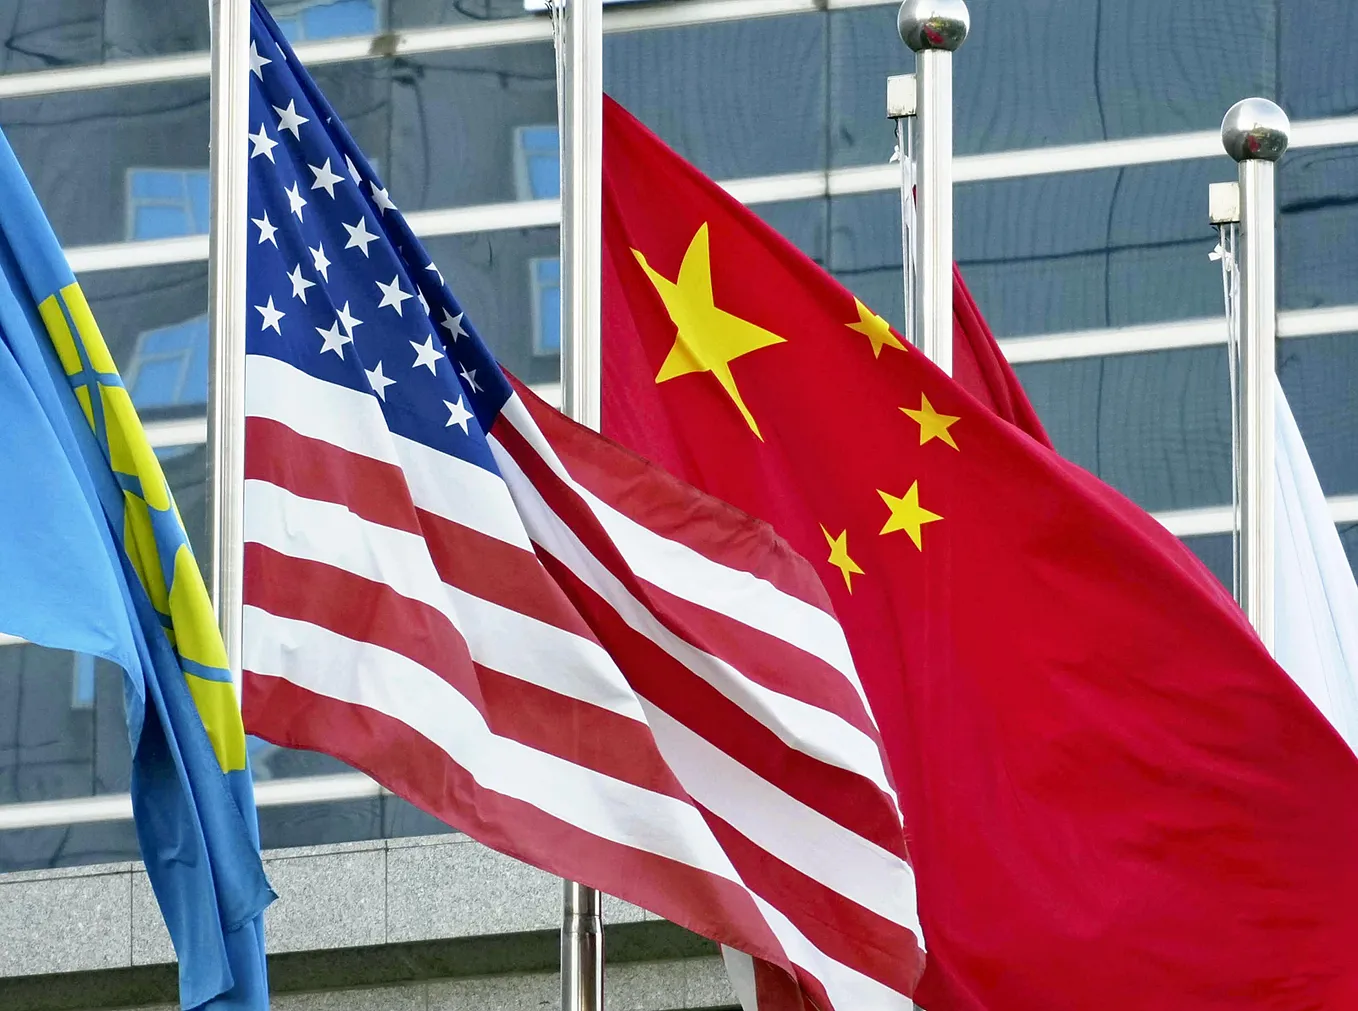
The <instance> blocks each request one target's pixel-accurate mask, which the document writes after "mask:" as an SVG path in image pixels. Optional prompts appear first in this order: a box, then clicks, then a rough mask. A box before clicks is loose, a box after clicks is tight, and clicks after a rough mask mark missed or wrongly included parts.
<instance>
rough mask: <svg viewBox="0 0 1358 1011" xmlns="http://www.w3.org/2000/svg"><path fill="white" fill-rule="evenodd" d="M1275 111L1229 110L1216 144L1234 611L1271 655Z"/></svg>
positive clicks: (1255, 103)
mask: <svg viewBox="0 0 1358 1011" xmlns="http://www.w3.org/2000/svg"><path fill="white" fill-rule="evenodd" d="M1289 125H1290V124H1289V123H1288V121H1287V115H1286V114H1285V113H1284V112H1283V110H1282V109H1280V108H1278V106H1276V105H1274V104H1273V103H1272V102H1270V101H1268V100H1267V99H1263V98H1247V99H1245V100H1244V101H1243V102H1237V103H1236V104H1235V105H1233V106H1231V109H1230V111H1229V112H1227V113H1226V118H1225V119H1224V120H1222V123H1221V143H1222V145H1223V146H1224V147H1225V148H1226V153H1227V154H1229V155H1230V156H1231V157H1232V158H1234V159H1235V160H1236V161H1237V162H1239V166H1240V250H1239V253H1238V255H1237V257H1236V264H1237V268H1238V270H1239V271H1240V301H1239V309H1238V313H1237V315H1238V316H1239V320H1240V323H1239V325H1240V365H1239V375H1240V384H1239V385H1240V459H1239V462H1238V466H1239V468H1240V471H1239V473H1240V481H1239V485H1240V569H1241V571H1240V603H1241V604H1242V606H1243V607H1244V608H1245V614H1246V615H1248V616H1249V619H1250V622H1251V624H1253V625H1254V628H1255V631H1256V632H1258V633H1259V638H1260V639H1262V640H1263V642H1264V645H1265V646H1267V647H1268V649H1269V651H1270V652H1272V650H1273V639H1274V627H1273V594H1274V584H1273V576H1274V548H1275V545H1274V541H1275V536H1274V529H1273V513H1274V501H1273V496H1274V486H1275V484H1276V474H1275V473H1274V424H1275V419H1274V413H1273V412H1274V397H1273V388H1274V383H1275V378H1274V353H1275V349H1276V344H1277V299H1276V292H1275V277H1276V271H1277V268H1276V262H1275V261H1276V254H1275V237H1274V231H1275V230H1274V213H1275V212H1274V203H1275V199H1274V173H1275V168H1274V162H1276V161H1277V160H1278V159H1279V158H1280V157H1282V154H1283V152H1284V151H1286V150H1287V133H1288V128H1289Z"/></svg>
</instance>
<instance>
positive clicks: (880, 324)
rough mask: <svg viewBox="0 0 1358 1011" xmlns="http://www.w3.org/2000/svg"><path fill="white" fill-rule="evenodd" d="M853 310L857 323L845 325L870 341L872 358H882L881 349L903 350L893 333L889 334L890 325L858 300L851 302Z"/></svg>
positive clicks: (903, 347)
mask: <svg viewBox="0 0 1358 1011" xmlns="http://www.w3.org/2000/svg"><path fill="white" fill-rule="evenodd" d="M853 304H854V308H855V309H857V310H858V322H857V323H845V324H844V325H845V326H846V327H848V328H849V329H850V330H857V331H858V332H859V333H861V334H863V335H864V336H865V337H867V339H868V340H870V341H872V357H874V358H880V357H882V348H883V347H889V348H897V349H898V350H900V351H904V350H905V345H904V344H902V343H901V342H900V340H899V339H898V338H897V337H896V335H895V334H894V333H892V332H891V324H890V323H888V322H887V321H886V320H884V319H882V317H881V316H878V315H877V314H876V313H875V312H873V311H872V310H871V309H869V308H868V307H867V306H865V305H864V304H863V303H862V302H860V301H858V299H854V300H853Z"/></svg>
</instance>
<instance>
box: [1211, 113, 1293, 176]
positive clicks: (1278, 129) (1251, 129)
mask: <svg viewBox="0 0 1358 1011" xmlns="http://www.w3.org/2000/svg"><path fill="white" fill-rule="evenodd" d="M1291 126H1292V124H1291V123H1289V122H1288V120H1287V113H1285V112H1283V110H1282V109H1280V108H1278V106H1277V105H1275V104H1274V103H1273V102H1270V101H1269V100H1268V99H1267V98H1246V99H1244V100H1243V101H1240V102H1236V103H1235V105H1233V106H1231V107H1230V109H1229V110H1227V112H1226V118H1225V119H1223V120H1222V121H1221V146H1222V147H1224V148H1225V149H1226V153H1227V154H1228V155H1230V156H1231V157H1232V158H1234V159H1235V160H1236V161H1277V160H1278V159H1279V158H1281V157H1282V156H1283V152H1284V151H1286V150H1287V131H1288V130H1289V129H1291Z"/></svg>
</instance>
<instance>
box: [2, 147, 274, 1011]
mask: <svg viewBox="0 0 1358 1011" xmlns="http://www.w3.org/2000/svg"><path fill="white" fill-rule="evenodd" d="M0 468H3V474H0V632H5V633H9V634H11V635H17V636H20V637H22V638H24V639H28V640H30V641H32V642H35V643H39V644H41V645H44V646H51V647H55V648H59V649H69V650H76V651H79V652H83V653H89V654H93V655H95V656H100V657H104V658H105V659H108V660H111V661H112V662H114V663H116V664H118V665H119V666H121V667H122V668H123V670H124V671H126V674H127V677H126V681H125V688H126V690H125V700H126V708H127V726H128V734H129V737H130V740H131V746H132V807H133V814H134V817H135V819H136V826H137V838H138V841H139V843H140V845H141V851H142V857H143V859H144V861H145V863H146V870H147V874H148V876H149V877H150V880H151V885H152V887H153V889H154V890H155V893H156V898H157V900H158V901H159V903H160V908H161V912H162V913H163V915H164V917H165V923H166V926H167V927H168V928H169V932H170V938H171V940H173V942H174V946H175V952H176V954H177V955H178V957H179V987H180V1001H181V1003H182V1005H183V1007H184V1008H186V1009H189V1008H211V1009H213V1011H226V1009H231V1011H263V1009H266V1008H267V1007H268V1003H269V998H268V986H267V982H266V979H267V977H266V972H265V961H264V933H263V925H262V914H263V911H264V908H265V906H267V905H268V903H269V902H270V901H272V899H273V897H274V895H273V891H272V889H271V888H270V887H269V883H268V880H267V879H266V878H265V876H264V868H263V864H262V862H261V860H260V855H259V831H258V824H257V821H256V817H255V808H254V795H253V791H252V786H251V782H250V773H249V768H248V763H247V758H246V750H245V734H244V730H243V728H242V726H241V719H240V710H239V708H238V706H237V704H236V697H235V691H234V688H233V686H232V684H231V680H230V676H229V673H228V670H227V661H226V651H225V649H224V647H223V646H222V639H221V636H220V634H219V633H218V631H217V625H216V620H215V618H214V616H213V611H212V606H211V603H210V601H209V599H208V595H207V590H206V588H205V586H204V585H203V578H202V575H201V573H200V571H199V569H198V564H197V562H196V561H195V560H194V557H193V552H192V550H191V549H190V547H189V544H188V538H187V536H186V535H185V532H184V526H183V523H182V522H181V520H180V517H179V512H178V510H177V509H176V508H175V504H174V500H173V498H172V497H171V495H170V490H169V486H168V485H167V484H166V482H165V476H164V474H163V473H162V472H161V469H160V463H159V461H158V460H157V459H156V455H155V453H154V452H153V451H152V449H151V446H150V444H149V443H148V441H147V439H146V433H145V432H144V431H143V429H142V427H141V422H140V421H139V420H138V418H137V414H136V411H135V410H134V409H133V407H132V401H131V398H130V397H129V396H128V394H127V391H126V389H125V388H124V387H123V384H122V380H121V379H120V378H119V376H118V372H117V369H116V368H115V367H114V364H113V359H112V357H111V356H110V355H109V352H108V348H107V346H106V345H105V343H104V339H103V337H102V335H101V334H100V333H99V328H98V326H97V325H96V324H95V322H94V317H93V316H92V314H91V313H90V309H89V306H88V304H87V303H86V301H85V296H84V294H83V293H82V292H81V290H80V286H79V285H78V284H77V283H76V281H75V277H74V275H73V274H72V273H71V270H70V267H69V266H68V265H67V263H66V258H65V256H64V255H63V254H62V251H61V248H60V246H59V245H58V244H57V241H56V237H55V236H54V235H53V234H52V230H51V227H50V226H49V225H48V223H47V219H46V217H45V216H44V215H43V213H42V208H41V207H40V206H39V204H38V201H37V198H36V197H35V196H34V194H33V190H32V188H31V187H30V186H29V184H28V180H27V179H26V178H25V177H24V174H23V171H22V169H21V168H20V167H19V163H18V161H17V160H16V159H15V157H14V153H13V151H12V150H11V149H10V147H9V144H8V142H6V141H5V140H4V138H3V136H0Z"/></svg>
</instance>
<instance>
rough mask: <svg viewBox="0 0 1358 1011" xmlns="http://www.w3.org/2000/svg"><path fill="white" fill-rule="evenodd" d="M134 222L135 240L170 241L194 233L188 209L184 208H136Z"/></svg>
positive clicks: (160, 205) (148, 206)
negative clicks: (175, 237) (177, 236)
mask: <svg viewBox="0 0 1358 1011" xmlns="http://www.w3.org/2000/svg"><path fill="white" fill-rule="evenodd" d="M132 221H133V224H132V235H131V236H130V238H133V239H169V238H173V237H174V236H176V235H191V234H192V233H193V232H194V227H193V221H192V219H191V218H190V217H189V212H188V209H187V208H186V207H183V206H180V207H175V206H171V205H168V204H150V205H144V206H141V207H138V208H136V210H135V212H134V215H133V219H132Z"/></svg>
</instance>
